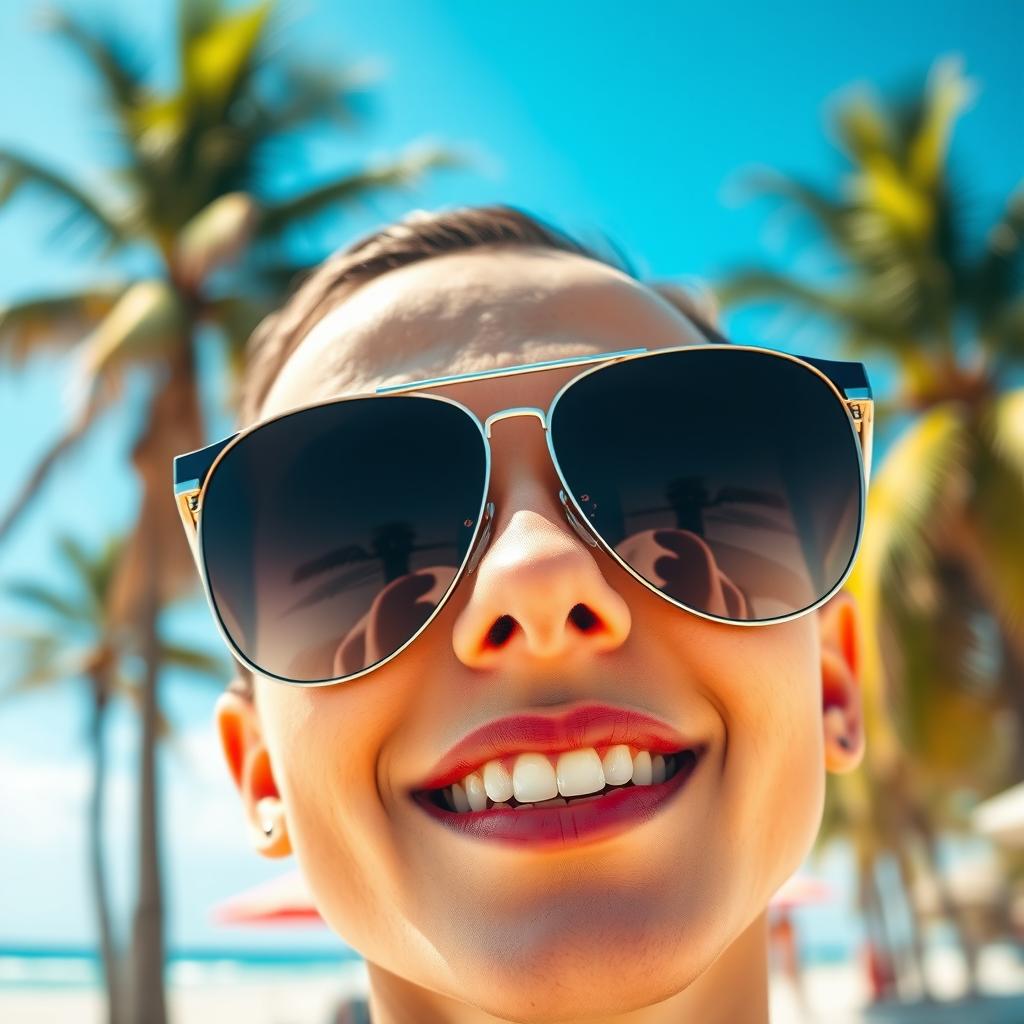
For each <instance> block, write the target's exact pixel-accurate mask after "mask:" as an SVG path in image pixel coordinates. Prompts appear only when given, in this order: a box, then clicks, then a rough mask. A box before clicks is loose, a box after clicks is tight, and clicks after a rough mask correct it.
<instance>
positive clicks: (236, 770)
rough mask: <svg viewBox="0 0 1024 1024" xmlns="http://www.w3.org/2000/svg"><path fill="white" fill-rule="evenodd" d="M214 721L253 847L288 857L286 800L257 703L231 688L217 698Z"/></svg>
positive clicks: (261, 851) (266, 854) (262, 852)
mask: <svg viewBox="0 0 1024 1024" xmlns="http://www.w3.org/2000/svg"><path fill="white" fill-rule="evenodd" d="M214 721H215V723H216V726H217V732H218V734H219V735H220V745H221V750H222V751H223V753H224V759H225V761H227V765H228V770H229V771H230V772H231V777H232V778H233V779H234V780H235V786H236V787H237V788H238V792H239V794H240V795H241V797H242V803H243V805H244V807H245V816H246V819H247V820H248V822H249V825H250V836H251V841H252V845H253V847H254V848H255V849H256V851H257V852H258V853H261V854H262V855H263V856H264V857H287V856H288V855H289V854H290V853H291V852H292V847H291V842H290V840H289V838H288V829H287V822H286V821H285V815H284V802H283V801H282V799H281V795H280V793H278V791H277V783H275V781H274V774H273V771H272V769H271V766H270V752H269V751H268V750H267V748H266V745H265V744H264V742H263V733H262V729H261V727H260V720H259V715H258V714H257V712H256V704H255V702H254V701H253V700H252V699H251V698H250V697H247V696H244V695H242V694H240V693H235V692H234V691H232V690H228V691H226V692H224V693H222V694H221V695H220V696H219V697H218V698H217V703H216V705H215V707H214ZM268 828H271V831H270V834H269V835H268V834H267V829H268Z"/></svg>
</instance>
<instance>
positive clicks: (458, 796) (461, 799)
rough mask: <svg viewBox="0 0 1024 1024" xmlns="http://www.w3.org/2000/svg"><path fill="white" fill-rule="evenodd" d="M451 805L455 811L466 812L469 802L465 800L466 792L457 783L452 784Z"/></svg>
mask: <svg viewBox="0 0 1024 1024" xmlns="http://www.w3.org/2000/svg"><path fill="white" fill-rule="evenodd" d="M451 789H452V803H453V804H454V805H455V810H457V811H468V810H469V800H467V799H466V791H465V789H463V787H462V784H461V783H459V782H453V783H452V787H451Z"/></svg>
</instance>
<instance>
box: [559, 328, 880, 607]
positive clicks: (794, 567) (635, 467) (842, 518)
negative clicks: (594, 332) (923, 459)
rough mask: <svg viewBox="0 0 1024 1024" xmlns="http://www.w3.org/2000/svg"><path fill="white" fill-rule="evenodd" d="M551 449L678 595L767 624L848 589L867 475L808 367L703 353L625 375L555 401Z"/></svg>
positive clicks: (642, 566)
mask: <svg viewBox="0 0 1024 1024" xmlns="http://www.w3.org/2000/svg"><path fill="white" fill-rule="evenodd" d="M551 441H552V445H553V447H554V450H555V452H556V456H557V458H558V463H559V466H560V467H561V470H562V473H563V476H564V477H565V480H566V483H567V484H568V485H569V487H570V488H571V490H572V492H573V494H574V496H575V498H576V500H577V501H578V502H579V504H580V507H581V508H582V509H583V512H584V514H585V515H586V516H587V518H588V520H589V522H590V523H591V524H592V525H593V527H594V528H595V530H596V531H597V532H598V533H599V534H600V535H601V536H602V537H603V538H604V540H605V541H606V543H607V544H608V545H609V546H610V547H611V548H612V549H614V550H615V552H616V553H617V554H618V555H619V556H620V557H621V558H622V559H623V561H625V562H626V563H627V564H628V565H629V566H630V567H631V568H632V569H633V570H634V571H636V572H637V573H638V574H639V575H640V576H642V577H643V578H644V579H645V580H647V581H648V582H650V583H651V584H652V585H653V586H655V587H656V588H658V589H659V590H660V591H661V592H662V593H664V594H665V595H666V596H668V597H671V598H672V599H674V600H676V601H678V602H680V603H681V604H685V605H688V606H689V607H692V608H694V609H696V610H698V611H701V612H704V613H706V614H710V615H715V616H718V617H720V618H724V619H732V620H735V621H764V620H768V619H773V618H779V617H781V616H786V615H790V614H792V613H794V612H797V611H800V610H802V609H804V608H807V607H808V606H809V605H812V604H814V603H815V602H816V601H817V600H819V599H820V598H821V597H823V596H824V595H825V594H827V593H828V592H829V591H830V590H831V589H832V588H833V587H834V586H835V585H836V584H837V583H838V581H839V580H840V579H841V578H842V577H843V575H844V573H845V572H846V569H847V567H848V566H849V564H850V560H851V558H852V557H853V552H854V549H855V547H856V542H857V536H858V531H859V528H860V504H861V487H862V483H861V480H862V477H861V470H860V465H859V462H858V454H857V449H856V439H855V437H854V435H853V433H852V430H851V427H850V423H849V419H848V416H847V414H846V412H845V411H844V409H843V407H842V405H841V404H840V402H838V401H837V400H836V396H835V394H834V392H833V391H832V390H831V388H830V387H829V386H828V384H827V383H826V382H825V381H824V380H822V379H821V378H820V377H819V376H818V375H817V374H816V373H815V372H814V371H812V370H810V369H808V368H807V367H805V366H804V365H803V364H801V363H797V362H794V361H792V360H790V359H786V358H780V357H779V356H777V355H772V354H771V353H770V352H756V351H752V350H750V349H728V348H710V347H708V348H694V349H687V350H683V351H680V352H667V353H664V354H661V355H654V356H641V357H639V358H636V359H631V360H625V361H622V362H619V363H613V364H610V365H608V366H605V367H601V368H600V369H598V370H595V371H594V372H592V373H590V374H588V375H587V376H585V377H583V378H581V379H580V380H579V381H577V382H576V383H574V384H573V385H572V386H571V387H570V388H569V389H568V390H567V391H566V392H565V393H564V394H563V395H562V396H561V397H560V398H559V400H558V402H557V403H556V405H555V409H554V412H553V413H552V418H551Z"/></svg>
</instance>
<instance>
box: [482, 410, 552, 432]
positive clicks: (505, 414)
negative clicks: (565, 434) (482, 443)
mask: <svg viewBox="0 0 1024 1024" xmlns="http://www.w3.org/2000/svg"><path fill="white" fill-rule="evenodd" d="M513 416H536V417H537V419H538V420H540V425H541V426H542V427H543V428H544V429H545V430H547V429H548V423H547V413H546V412H545V411H544V410H543V409H538V408H537V407H536V406H535V405H513V406H510V407H509V408H508V409H499V410H498V412H492V413H491V415H490V416H488V417H487V419H486V420H484V433H485V434H486V435H487V437H488V439H490V436H491V424H492V423H497V422H498V421H499V420H507V419H511V418H512V417H513Z"/></svg>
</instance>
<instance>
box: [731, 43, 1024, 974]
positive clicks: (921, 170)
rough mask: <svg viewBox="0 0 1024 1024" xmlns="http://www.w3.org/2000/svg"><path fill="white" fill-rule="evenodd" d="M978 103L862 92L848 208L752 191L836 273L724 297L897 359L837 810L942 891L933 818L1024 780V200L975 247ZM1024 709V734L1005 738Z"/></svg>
mask: <svg viewBox="0 0 1024 1024" xmlns="http://www.w3.org/2000/svg"><path fill="white" fill-rule="evenodd" d="M975 92H976V88H975V84H974V83H973V82H972V81H970V80H968V79H966V78H965V77H964V76H963V74H962V71H961V66H960V62H959V60H958V59H956V58H945V59H941V60H939V61H937V62H936V63H935V64H934V66H933V67H932V69H931V72H930V75H929V77H928V80H927V83H926V86H925V88H924V89H923V90H921V91H920V93H919V94H917V95H915V96H913V97H912V98H911V99H910V100H909V101H905V100H891V101H889V102H888V103H882V102H880V101H879V100H877V99H876V98H875V97H874V96H873V95H872V94H871V93H869V92H867V91H866V90H865V91H861V92H859V93H856V94H854V95H851V96H848V97H847V98H846V99H845V101H844V102H842V103H841V104H840V105H839V106H838V107H837V108H836V110H835V113H834V117H833V128H834V133H835V135H836V138H837V139H838V142H839V145H840V147H841V149H842V150H843V152H844V154H845V156H846V158H847V160H848V164H849V167H848V170H847V172H846V173H845V175H844V177H843V179H842V181H841V183H840V187H839V190H838V193H837V194H836V195H834V196H833V195H830V194H829V193H828V192H826V191H824V190H822V189H820V188H818V187H816V186H814V185H812V184H809V183H807V182H805V181H803V180H800V179H798V178H794V177H790V176H785V175H782V174H776V173H772V172H770V173H763V172H762V173H758V174H755V175H753V176H751V178H750V179H749V180H750V184H751V185H752V187H753V190H754V192H755V193H756V194H760V195H768V196H771V197H773V198H775V199H780V200H782V201H783V202H784V203H786V204H787V205H788V207H789V208H790V209H793V210H796V211H798V212H799V213H801V214H803V215H806V217H807V219H808V222H809V224H810V225H811V227H812V230H813V232H814V234H815V237H816V238H817V239H818V240H823V241H824V242H825V245H826V247H827V251H828V252H829V253H830V254H831V255H833V256H835V257H837V261H838V264H839V271H838V273H837V274H833V275H831V276H830V277H828V278H827V279H826V280H824V281H823V280H821V279H818V280H813V281H810V280H801V279H797V278H794V277H791V276H788V275H786V274H784V273H781V272H777V271H775V270H773V269H762V268H753V269H749V268H748V269H739V270H737V271H735V272H734V273H732V274H730V275H729V276H728V277H727V278H726V280H725V281H724V282H723V283H722V284H721V286H720V287H719V288H718V291H719V295H720V298H721V300H722V301H723V302H724V303H736V302H740V301H746V300H751V299H772V300H781V301H783V302H784V303H786V304H789V305H791V306H793V307H796V308H797V309H800V310H802V311H803V312H805V313H807V314H810V315H811V316H812V317H814V318H816V319H818V320H820V321H823V322H825V323H827V324H829V325H830V326H832V327H833V328H837V329H838V335H839V341H840V345H841V346H842V348H844V349H845V351H846V352H847V353H848V354H849V355H850V356H851V357H853V358H858V359H869V360H870V359H871V358H878V359H884V360H886V361H887V362H888V363H889V364H891V365H892V366H893V367H894V368H895V371H896V374H897V377H898V388H897V392H896V393H895V394H894V395H890V396H885V397H884V398H882V399H880V400H879V401H878V402H877V403H876V405H877V410H876V412H877V416H878V420H879V428H880V430H885V429H889V430H890V431H893V432H898V435H899V436H898V437H897V438H896V439H895V441H894V443H893V445H892V447H891V449H890V451H889V452H888V454H887V457H886V459H885V460H884V462H883V463H882V465H881V467H880V469H879V471H878V473H877V475H876V476H875V478H874V479H873V481H872V485H871V493H870V494H869V496H868V511H867V521H866V528H865V535H864V545H863V549H862V551H861V554H860V556H859V559H858V562H857V565H856V567H855V570H854V572H853V574H852V575H851V576H850V578H849V580H848V584H847V586H848V588H849V589H850V590H851V591H853V592H854V594H855V596H856V597H857V598H858V603H859V605H860V607H861V611H862V613H863V617H864V622H865V626H866V630H865V632H866V635H867V637H868V641H867V643H866V644H865V645H864V648H863V650H862V651H861V652H860V653H861V669H862V671H861V675H862V678H863V684H864V691H865V700H866V712H867V728H868V732H869V735H870V738H871V742H870V744H869V749H868V756H867V758H866V760H865V766H864V770H863V771H862V772H860V773H855V774H854V775H852V776H846V777H844V778H842V779H840V780H838V784H837V785H836V786H835V787H833V789H832V792H831V794H830V796H831V797H832V798H834V799H835V800H837V801H838V802H839V803H840V804H841V805H842V807H841V809H839V810H837V809H836V808H833V811H834V813H833V815H832V817H831V820H833V821H836V822H841V823H843V825H844V827H846V828H848V829H849V832H850V835H851V838H852V839H853V840H854V842H855V844H857V846H858V856H859V858H861V859H863V860H864V862H865V864H866V863H869V862H873V861H874V860H875V859H877V857H878V856H879V855H880V854H881V853H883V852H889V853H891V854H892V855H893V856H895V857H896V858H897V859H898V860H899V861H900V870H901V871H902V872H903V873H904V875H905V877H906V878H907V879H908V881H909V880H910V879H911V878H912V876H913V874H914V871H915V868H914V866H913V865H912V864H911V863H909V862H908V857H907V850H908V845H907V840H908V838H913V839H914V840H915V842H916V849H917V850H918V851H919V852H920V858H919V860H918V862H917V863H918V864H920V865H922V866H923V869H924V870H926V871H928V872H930V873H932V874H933V875H934V876H935V877H936V878H937V879H938V880H939V881H940V882H941V871H940V870H939V858H938V851H937V826H936V824H935V823H936V822H941V823H942V824H943V825H944V826H945V827H950V826H952V827H958V826H962V825H963V823H964V814H963V808H962V807H960V808H957V807H956V806H955V805H954V802H953V801H952V800H951V799H950V797H951V795H955V794H956V793H957V792H958V791H962V790H963V788H964V787H969V788H971V789H973V790H974V791H975V792H976V793H981V792H985V791H991V790H992V789H997V788H1001V785H1003V784H1005V782H1006V781H1007V779H1008V778H1009V777H1011V776H1013V775H1015V776H1016V777H1018V778H1019V777H1022V776H1024V573H1021V572H1020V568H1019V567H1020V565H1021V564H1024V520H1022V519H1021V515H1020V510H1021V509H1022V508H1024V388H1021V387H1020V383H1021V377H1020V371H1021V369H1022V368H1024V288H1022V280H1021V270H1022V264H1024V254H1022V251H1021V239H1022V233H1024V188H1018V190H1017V191H1016V192H1015V193H1014V194H1013V195H1012V196H1011V198H1010V200H1009V202H1008V203H1007V204H1006V208H1005V210H1004V212H1003V213H1002V214H1001V215H1000V216H999V218H998V219H997V220H996V222H995V223H994V224H993V225H992V227H991V228H990V230H989V231H988V233H987V235H985V237H984V240H983V241H982V242H981V244H979V245H977V246H975V247H974V248H973V249H972V246H971V244H970V243H971V241H972V240H971V237H970V228H971V226H972V225H971V224H970V222H969V220H968V216H967V213H966V211H965V205H964V203H963V201H962V200H961V198H960V194H959V192H958V191H956V190H954V189H953V188H952V187H951V184H950V180H949V179H950V175H949V174H948V172H947V162H948V157H949V148H950V142H951V138H952V133H953V128H954V125H955V122H956V120H957V118H958V117H959V116H960V114H961V113H962V112H963V110H964V109H965V108H966V107H967V106H968V104H969V102H970V101H971V99H972V98H973V96H974V94H975ZM975 249H976V250H977V251H974V250H975ZM990 638H994V640H993V639H990ZM1007 709H1010V710H1012V713H1013V714H1014V715H1015V717H1016V723H1017V724H1016V738H1015V741H1014V742H1009V743H1007V742H1002V743H1000V742H999V741H998V737H999V735H1000V733H999V732H998V731H997V730H995V729H994V724H995V723H996V722H997V720H998V718H999V716H1000V714H1001V713H1003V712H1005V711H1006V710H1007ZM1003 717H1004V718H1005V715H1004V716H1003ZM1003 732H1004V733H1005V730H1003ZM940 895H941V898H942V899H943V901H944V903H945V905H946V908H947V910H948V911H949V913H950V914H951V915H952V916H953V917H954V920H957V921H958V917H957V908H956V907H955V906H954V905H953V903H952V901H951V900H950V899H949V896H948V893H947V892H946V890H945V888H942V887H940ZM862 898H863V901H864V902H865V903H869V902H870V898H868V897H862ZM958 923H960V924H962V922H959V921H958ZM961 935H962V938H963V941H964V943H965V952H966V953H967V956H968V961H969V966H970V965H971V962H972V961H973V945H972V941H971V938H970V936H969V935H968V934H967V933H966V931H965V930H964V929H963V928H961ZM972 975H973V972H972ZM972 983H973V977H972Z"/></svg>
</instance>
